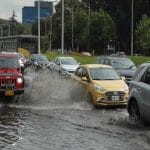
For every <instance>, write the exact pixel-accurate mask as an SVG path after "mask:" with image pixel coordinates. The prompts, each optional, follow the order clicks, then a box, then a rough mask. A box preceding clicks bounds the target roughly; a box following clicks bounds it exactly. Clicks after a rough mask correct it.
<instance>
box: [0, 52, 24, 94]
mask: <svg viewBox="0 0 150 150" xmlns="http://www.w3.org/2000/svg"><path fill="white" fill-rule="evenodd" d="M23 93H24V77H23V75H22V73H21V67H20V65H19V62H18V54H15V53H14V54H13V53H0V95H3V96H5V97H13V96H14V95H20V94H23Z"/></svg>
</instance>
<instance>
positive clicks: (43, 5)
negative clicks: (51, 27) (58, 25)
mask: <svg viewBox="0 0 150 150" xmlns="http://www.w3.org/2000/svg"><path fill="white" fill-rule="evenodd" d="M52 15H53V2H48V1H40V17H41V18H43V17H44V18H46V17H48V16H52ZM37 19H38V1H35V2H34V6H24V7H23V8H22V23H28V24H32V23H33V22H35V21H37Z"/></svg>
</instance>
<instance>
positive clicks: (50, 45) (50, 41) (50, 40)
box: [49, 16, 52, 50]
mask: <svg viewBox="0 0 150 150" xmlns="http://www.w3.org/2000/svg"><path fill="white" fill-rule="evenodd" d="M49 36H50V37H49V50H51V49H52V16H50V33H49Z"/></svg>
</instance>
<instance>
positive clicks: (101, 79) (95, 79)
mask: <svg viewBox="0 0 150 150" xmlns="http://www.w3.org/2000/svg"><path fill="white" fill-rule="evenodd" d="M93 80H103V79H98V78H94V79H93Z"/></svg>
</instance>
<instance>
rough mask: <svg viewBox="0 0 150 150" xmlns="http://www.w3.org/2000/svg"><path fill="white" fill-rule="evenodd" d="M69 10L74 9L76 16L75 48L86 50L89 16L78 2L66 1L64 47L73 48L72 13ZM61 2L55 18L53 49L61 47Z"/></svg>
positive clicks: (73, 0)
mask: <svg viewBox="0 0 150 150" xmlns="http://www.w3.org/2000/svg"><path fill="white" fill-rule="evenodd" d="M68 8H71V9H73V14H74V22H73V24H74V28H73V31H74V47H75V48H80V49H85V47H87V46H86V43H87V41H86V39H87V37H86V36H87V33H86V32H87V20H88V19H87V18H88V15H87V13H86V11H85V9H83V8H82V7H81V4H80V3H79V2H78V1H77V0H68V1H65V8H64V9H65V10H64V14H65V15H64V41H65V43H64V47H65V49H68V48H71V40H72V39H71V34H72V33H71V32H72V26H71V25H72V22H71V21H72V19H71V13H70V12H69V11H68ZM61 11H62V9H61V1H60V3H59V4H58V5H57V6H56V14H55V15H54V16H53V44H52V45H53V47H55V48H60V47H61Z"/></svg>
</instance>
